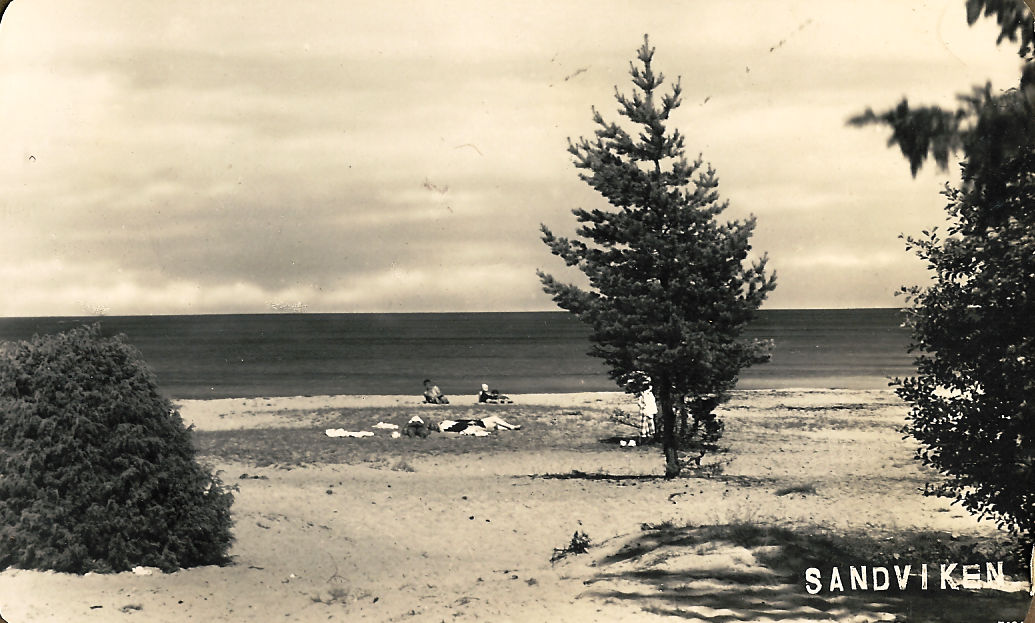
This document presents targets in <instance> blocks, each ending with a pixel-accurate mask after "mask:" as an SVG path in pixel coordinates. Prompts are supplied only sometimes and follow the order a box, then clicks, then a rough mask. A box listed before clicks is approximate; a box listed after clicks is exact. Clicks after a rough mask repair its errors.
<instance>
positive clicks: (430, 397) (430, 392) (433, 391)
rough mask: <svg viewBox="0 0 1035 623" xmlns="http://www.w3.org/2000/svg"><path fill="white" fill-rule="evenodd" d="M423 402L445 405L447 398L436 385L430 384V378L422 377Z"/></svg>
mask: <svg viewBox="0 0 1035 623" xmlns="http://www.w3.org/2000/svg"><path fill="white" fill-rule="evenodd" d="M424 402H425V403H427V404H433V405H447V404H449V399H448V398H446V397H445V396H443V395H442V392H441V391H439V389H438V386H437V385H432V383H431V379H424Z"/></svg>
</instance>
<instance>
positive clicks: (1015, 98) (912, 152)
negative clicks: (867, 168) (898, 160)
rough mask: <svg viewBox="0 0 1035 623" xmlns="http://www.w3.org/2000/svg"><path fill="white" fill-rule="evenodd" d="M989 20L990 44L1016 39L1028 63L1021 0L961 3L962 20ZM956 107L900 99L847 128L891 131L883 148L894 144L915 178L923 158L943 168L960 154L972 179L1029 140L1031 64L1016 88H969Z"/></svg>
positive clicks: (1034, 131)
mask: <svg viewBox="0 0 1035 623" xmlns="http://www.w3.org/2000/svg"><path fill="white" fill-rule="evenodd" d="M982 15H983V16H984V17H994V18H996V20H997V21H998V23H999V26H1000V33H999V37H998V39H997V40H996V43H997V44H998V43H1002V42H1003V40H1006V39H1008V40H1010V41H1014V42H1016V41H1017V38H1018V36H1020V50H1019V51H1020V55H1021V56H1022V57H1025V58H1027V59H1028V60H1029V61H1030V56H1031V54H1032V36H1033V31H1032V28H1033V20H1032V13H1031V11H1030V10H1029V9H1028V8H1027V7H1026V6H1025V4H1024V2H1021V0H967V21H968V22H969V23H970V24H973V23H974V22H976V21H977V20H978V19H979V18H980V17H982ZM957 99H958V100H959V102H960V103H959V106H958V107H957V108H956V110H946V109H944V108H939V107H937V106H921V107H919V108H916V107H910V105H909V100H908V99H906V98H903V99H902V101H901V102H899V104H898V106H896V107H895V108H893V109H891V110H887V111H885V112H883V113H879V114H878V113H875V112H873V110H872V109H870V108H867V109H866V111H865V112H864V113H863V114H861V115H856V116H855V117H852V118H851V119H849V120H848V124H849V125H854V126H864V125H870V124H877V125H886V126H888V127H890V128H891V137H890V138H889V139H888V146H889V147H891V146H894V145H898V147H899V149H900V150H901V151H902V155H903V156H904V157H905V158H906V160H908V161H909V168H910V170H911V171H912V173H913V175H914V176H915V175H916V174H917V172H919V170H920V168H921V167H922V166H923V164H924V162H925V161H926V160H927V158H928V157H931V158H933V159H934V161H935V163H936V164H937V165H938V168H939V169H941V170H943V171H944V170H946V169H947V168H948V165H949V156H950V155H952V154H954V153H956V152H958V151H960V150H962V151H963V153H964V155H965V164H964V178H966V179H968V180H969V179H975V178H978V177H982V176H983V175H985V174H986V173H987V172H990V171H995V170H997V169H998V168H999V167H1001V166H1002V165H1003V163H1005V162H1006V161H1007V160H1009V159H1010V158H1012V157H1013V156H1014V155H1016V154H1017V153H1018V152H1019V150H1021V149H1023V148H1024V147H1027V146H1029V145H1031V144H1032V143H1033V141H1035V106H1033V104H1035V65H1032V63H1031V62H1026V63H1025V66H1024V68H1023V70H1022V73H1021V80H1020V84H1019V86H1018V87H1016V88H1011V89H1008V90H1006V91H1004V92H1001V93H994V92H993V91H992V84H991V83H988V84H986V85H985V86H984V87H974V88H973V89H971V92H970V93H964V94H960V95H957Z"/></svg>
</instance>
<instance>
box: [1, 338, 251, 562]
mask: <svg viewBox="0 0 1035 623" xmlns="http://www.w3.org/2000/svg"><path fill="white" fill-rule="evenodd" d="M0 472H2V476H0V568H7V567H11V566H16V567H21V568H30V569H52V570H55V571H64V572H72V573H85V572H87V571H99V572H118V571H124V570H128V569H131V568H132V567H134V566H138V565H139V566H153V567H159V568H161V569H163V570H166V571H172V570H175V569H178V568H181V567H191V566H198V565H208V564H222V563H225V562H227V552H228V550H229V548H230V544H231V542H232V540H233V537H232V535H231V527H232V520H231V517H230V506H231V504H232V503H233V496H232V494H230V493H229V492H228V491H226V490H225V489H224V487H223V486H222V484H221V482H220V481H219V479H218V477H216V476H215V475H213V474H212V473H210V472H209V471H208V470H206V469H204V468H203V467H201V466H200V465H199V464H198V463H197V462H196V460H195V450H194V447H193V444H192V441H191V433H190V431H189V430H188V429H187V428H185V427H184V425H183V421H182V420H181V419H180V416H179V413H177V412H176V411H174V410H173V408H172V405H171V404H170V403H169V401H168V400H167V399H166V398H163V397H162V396H161V395H160V394H159V393H158V391H157V383H156V380H155V377H154V375H153V374H152V373H151V371H150V370H149V369H148V368H147V366H146V365H144V363H143V362H142V361H140V360H139V357H138V355H137V353H136V351H135V350H134V349H133V348H132V347H130V346H129V345H128V344H127V343H126V341H125V338H124V337H123V336H118V337H113V338H104V337H102V336H101V333H100V326H99V325H93V326H91V327H83V328H79V329H75V330H72V331H69V332H67V333H62V334H57V335H53V336H43V337H39V336H35V337H34V338H33V339H32V340H31V341H28V342H20V343H5V344H3V346H2V349H0Z"/></svg>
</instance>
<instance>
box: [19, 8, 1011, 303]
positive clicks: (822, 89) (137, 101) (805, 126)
mask: <svg viewBox="0 0 1035 623" xmlns="http://www.w3.org/2000/svg"><path fill="white" fill-rule="evenodd" d="M645 34H649V35H650V43H651V45H652V46H653V47H654V48H655V49H656V53H655V56H654V68H655V70H660V71H661V72H662V73H664V75H665V76H666V77H667V78H668V80H669V82H671V81H674V80H675V79H676V78H677V77H679V78H680V79H681V83H682V87H683V104H682V106H681V107H680V108H679V109H677V110H676V111H675V112H674V113H673V115H672V120H671V124H670V127H672V128H678V129H679V130H680V131H681V132H682V133H683V134H685V135H686V148H687V152H688V155H689V156H690V157H691V158H693V157H695V156H696V155H697V154H701V155H702V157H703V158H704V160H705V162H707V163H709V164H710V165H711V166H713V167H714V168H715V169H716V170H717V172H718V175H719V179H720V186H719V189H718V190H719V193H720V194H721V196H722V197H723V198H724V199H728V200H729V202H730V207H729V208H728V210H727V211H726V212H725V213H724V214H723V215H722V216H721V218H723V219H724V220H726V219H742V218H746V217H748V216H750V215H754V216H755V217H756V218H757V227H756V230H755V234H754V237H753V238H752V243H753V247H754V251H753V253H754V254H756V255H759V254H761V253H763V252H764V253H767V254H768V256H769V267H770V268H772V269H774V270H776V272H777V275H778V277H777V283H778V285H777V288H776V290H775V291H774V292H773V293H772V294H771V295H770V297H769V299H768V301H767V302H766V304H765V306H764V308H772V309H777V308H852V307H896V306H901V305H903V304H904V301H903V300H902V299H901V298H897V297H895V296H894V293H895V292H896V291H897V290H898V289H899V288H900V286H903V285H913V284H920V285H922V284H924V283H926V282H927V280H928V279H929V274H928V273H927V271H926V267H925V266H924V264H923V263H922V262H921V261H920V260H918V259H917V258H915V257H914V256H912V255H910V254H909V253H908V252H907V251H906V250H905V246H904V243H903V241H902V240H901V239H899V235H900V234H914V235H915V234H918V233H919V232H920V231H921V230H923V229H927V228H929V227H931V226H936V225H942V224H944V222H945V212H944V207H945V203H946V202H945V198H944V197H942V196H941V195H940V194H939V193H940V191H941V190H942V189H943V188H944V185H945V183H946V182H954V181H955V180H956V179H957V178H958V168H957V167H956V166H955V165H953V166H950V169H949V171H938V170H937V169H935V168H934V167H933V166H927V167H925V168H924V169H923V170H922V171H921V172H920V174H919V175H918V176H917V177H916V178H915V179H914V178H913V177H912V176H911V175H910V172H909V167H908V164H907V163H906V162H905V160H904V159H903V158H902V156H901V154H900V153H899V151H898V149H897V148H890V149H889V148H888V146H887V138H888V132H887V130H886V129H883V128H879V127H868V128H862V129H860V128H854V127H848V126H846V123H845V122H846V120H847V119H848V118H849V117H851V116H853V115H855V114H858V113H861V112H862V111H863V110H865V108H866V107H867V106H872V107H873V108H874V109H875V110H877V111H881V110H884V109H886V108H890V107H892V106H894V105H895V104H897V103H898V101H900V100H901V98H902V97H903V96H908V97H909V100H910V102H911V103H914V104H938V105H942V106H954V104H955V94H956V93H960V92H966V91H969V90H970V88H971V86H972V85H983V84H984V83H985V82H986V81H989V80H991V81H992V86H993V89H994V90H997V91H998V90H1003V89H1006V88H1009V87H1012V86H1015V85H1016V81H1017V78H1018V76H1019V68H1020V59H1019V58H1018V56H1017V54H1016V46H1011V45H1010V44H1009V43H1008V42H1007V43H1004V44H1003V45H1002V46H1000V47H997V46H996V44H995V39H996V34H997V30H996V28H995V24H994V23H993V22H991V21H990V20H982V21H981V22H979V23H978V24H976V25H975V26H974V27H968V26H967V24H966V17H965V11H964V2H963V0H935V1H930V2H915V1H912V0H882V1H876V0H859V1H853V2H836V3H835V2H828V1H818V0H817V1H780V0H764V1H752V0H746V1H742V2H737V3H725V2H714V1H696V0H694V1H690V0H688V1H681V2H677V1H666V0H660V1H658V2H652V3H630V2H614V1H610V0H605V1H600V0H594V1H563V2H556V1H550V2H541V1H538V0H536V1H533V2H527V3H514V2H501V1H498V0H455V1H453V0H449V1H434V2H432V1H423V0H410V1H406V0H377V1H376V2H374V1H368V0H358V1H353V2H340V1H337V0H336V1H330V0H307V1H306V2H303V3H284V2H270V1H267V0H248V1H247V2H245V1H242V0H220V1H219V2H211V1H209V0H166V1H163V2H139V0H124V1H123V0H89V2H86V1H80V0H15V1H14V3H13V4H11V6H10V7H9V8H8V10H7V12H6V13H5V14H4V16H3V21H2V23H0V137H2V139H0V292H3V295H2V296H0V316H6V317H14V316H81V315H92V314H107V315H148V314H212V313H282V312H298V311H304V312H306V313H313V312H481V311H545V310H556V309H557V308H556V306H555V305H554V304H553V303H552V302H551V301H550V299H549V297H548V296H547V295H546V294H545V293H543V291H542V288H541V286H540V283H539V280H538V278H537V277H536V274H535V271H536V269H543V270H545V271H546V272H549V273H552V274H554V275H555V276H557V277H558V278H561V279H563V280H567V281H573V282H576V283H584V281H582V280H580V277H581V274H580V273H578V272H577V270H576V269H573V268H567V267H565V266H564V263H563V262H562V261H561V260H559V259H558V258H556V257H554V256H552V255H551V254H550V253H549V250H548V248H547V247H546V245H544V244H543V242H542V241H541V238H540V232H539V226H540V224H541V223H545V224H547V225H548V226H549V227H550V228H551V229H552V230H553V231H554V232H555V233H556V234H558V235H567V236H571V235H573V234H574V231H575V228H576V226H577V223H576V221H575V218H574V216H573V215H572V214H571V210H572V209H573V208H587V209H592V208H606V207H607V205H606V203H605V202H603V200H602V199H601V198H600V197H599V196H598V195H596V194H595V193H594V192H593V191H592V190H591V189H590V188H589V187H588V186H586V185H585V183H583V182H582V181H580V180H579V178H578V175H577V171H576V169H575V167H574V166H573V164H572V158H571V156H570V154H568V153H567V151H566V149H567V145H568V139H569V138H571V139H573V140H575V139H578V138H579V137H583V136H585V137H591V136H592V133H593V131H594V129H595V128H594V125H593V123H592V119H591V114H592V113H591V109H592V108H593V107H596V109H597V110H599V111H600V112H601V114H603V116H604V117H605V119H607V120H609V121H619V120H620V118H619V116H618V115H617V113H616V111H617V104H616V102H615V100H614V94H615V88H616V87H617V88H618V89H619V90H620V91H622V92H624V93H630V92H631V83H630V81H629V75H628V71H629V63H630V61H632V60H633V59H634V58H635V53H636V50H637V49H638V48H639V46H640V45H641V44H642V42H643V37H644V35H645Z"/></svg>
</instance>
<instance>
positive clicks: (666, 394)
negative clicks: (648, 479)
mask: <svg viewBox="0 0 1035 623" xmlns="http://www.w3.org/2000/svg"><path fill="white" fill-rule="evenodd" d="M659 385H660V387H659V388H658V394H657V399H658V412H659V413H660V414H661V427H662V450H663V451H664V452H665V478H675V477H676V476H678V475H679V471H680V469H681V468H680V467H679V437H678V436H677V435H676V411H675V409H673V408H672V393H671V391H670V389H669V387H668V383H666V382H662V383H660V384H659Z"/></svg>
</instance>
